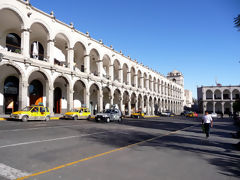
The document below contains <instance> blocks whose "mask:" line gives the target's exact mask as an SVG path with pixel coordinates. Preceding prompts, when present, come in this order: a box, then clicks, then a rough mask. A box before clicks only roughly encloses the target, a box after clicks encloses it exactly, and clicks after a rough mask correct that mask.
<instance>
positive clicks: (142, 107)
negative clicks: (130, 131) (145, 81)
mask: <svg viewBox="0 0 240 180" xmlns="http://www.w3.org/2000/svg"><path fill="white" fill-rule="evenodd" d="M143 109H144V96H142V102H141V111H142V112H143Z"/></svg>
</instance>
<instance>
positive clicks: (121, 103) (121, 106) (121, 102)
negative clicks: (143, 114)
mask: <svg viewBox="0 0 240 180" xmlns="http://www.w3.org/2000/svg"><path fill="white" fill-rule="evenodd" d="M119 101H120V107H119V108H120V111H121V112H123V98H122V97H120V98H119Z"/></svg>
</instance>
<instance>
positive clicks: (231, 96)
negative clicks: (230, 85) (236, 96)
mask: <svg viewBox="0 0 240 180" xmlns="http://www.w3.org/2000/svg"><path fill="white" fill-rule="evenodd" d="M230 100H231V101H232V100H233V95H232V92H230Z"/></svg>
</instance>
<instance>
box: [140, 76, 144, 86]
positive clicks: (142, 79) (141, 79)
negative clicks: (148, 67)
mask: <svg viewBox="0 0 240 180" xmlns="http://www.w3.org/2000/svg"><path fill="white" fill-rule="evenodd" d="M143 81H144V77H143V76H141V77H140V87H141V89H143V85H144V82H143Z"/></svg>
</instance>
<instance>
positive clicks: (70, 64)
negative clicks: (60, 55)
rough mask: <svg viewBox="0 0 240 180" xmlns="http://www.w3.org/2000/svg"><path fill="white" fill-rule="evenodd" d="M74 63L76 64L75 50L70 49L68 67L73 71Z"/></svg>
mask: <svg viewBox="0 0 240 180" xmlns="http://www.w3.org/2000/svg"><path fill="white" fill-rule="evenodd" d="M73 62H74V49H73V48H68V59H67V67H68V68H70V70H71V71H73Z"/></svg>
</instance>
